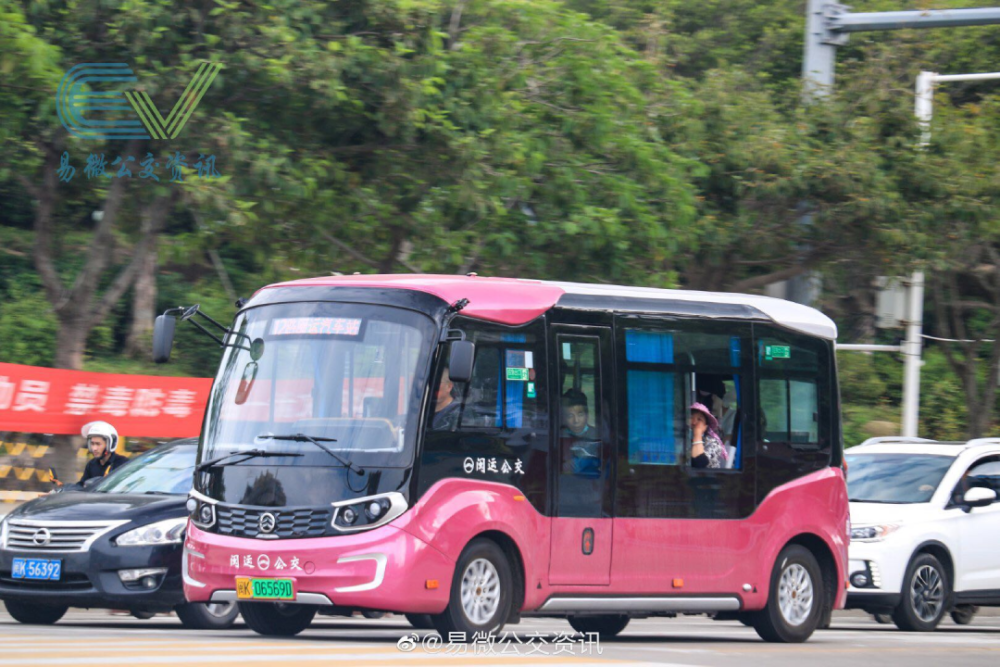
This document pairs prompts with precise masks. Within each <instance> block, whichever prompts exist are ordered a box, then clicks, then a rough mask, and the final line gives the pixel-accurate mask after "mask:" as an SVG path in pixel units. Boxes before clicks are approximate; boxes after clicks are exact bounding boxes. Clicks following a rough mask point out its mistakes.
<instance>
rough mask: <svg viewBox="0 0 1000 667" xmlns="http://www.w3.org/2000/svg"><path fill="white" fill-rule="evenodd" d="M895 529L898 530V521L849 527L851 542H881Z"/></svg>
mask: <svg viewBox="0 0 1000 667" xmlns="http://www.w3.org/2000/svg"><path fill="white" fill-rule="evenodd" d="M897 530H899V524H898V523H882V524H878V525H873V526H854V527H853V528H851V542H881V541H882V540H884V539H885V538H886V537H888V536H889V535H891V534H892V533H894V532H896V531H897Z"/></svg>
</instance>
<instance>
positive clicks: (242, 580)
mask: <svg viewBox="0 0 1000 667" xmlns="http://www.w3.org/2000/svg"><path fill="white" fill-rule="evenodd" d="M236 597H237V598H239V599H240V600H294V599H295V587H294V586H293V585H292V580H291V579H256V578H251V577H236Z"/></svg>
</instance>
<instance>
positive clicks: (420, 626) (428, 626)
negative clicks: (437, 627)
mask: <svg viewBox="0 0 1000 667" xmlns="http://www.w3.org/2000/svg"><path fill="white" fill-rule="evenodd" d="M406 620H407V621H409V622H410V625H412V626H413V627H414V628H416V629H417V630H433V629H434V621H433V620H432V619H431V615H430V614H406Z"/></svg>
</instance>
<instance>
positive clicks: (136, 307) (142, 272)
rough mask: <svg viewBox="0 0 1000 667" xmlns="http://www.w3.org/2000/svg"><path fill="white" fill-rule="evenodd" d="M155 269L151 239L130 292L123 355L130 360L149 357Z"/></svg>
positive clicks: (154, 240)
mask: <svg viewBox="0 0 1000 667" xmlns="http://www.w3.org/2000/svg"><path fill="white" fill-rule="evenodd" d="M156 267H157V252H156V238H155V237H153V238H152V239H151V240H150V242H149V248H148V250H147V251H146V258H145V260H144V261H143V262H142V264H141V266H140V267H139V274H138V275H137V276H136V279H135V287H134V288H133V292H132V326H131V328H130V329H129V333H128V339H127V340H126V341H125V354H127V355H128V356H130V357H132V358H137V357H142V356H149V350H150V344H151V341H152V338H153V318H154V317H155V314H154V309H155V308H156Z"/></svg>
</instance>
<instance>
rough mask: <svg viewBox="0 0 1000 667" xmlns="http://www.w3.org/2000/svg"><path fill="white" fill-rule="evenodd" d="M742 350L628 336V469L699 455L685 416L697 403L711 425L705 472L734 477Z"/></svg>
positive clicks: (727, 343)
mask: <svg viewBox="0 0 1000 667" xmlns="http://www.w3.org/2000/svg"><path fill="white" fill-rule="evenodd" d="M743 349H744V338H743V337H741V336H733V335H727V334H707V333H706V334H702V333H695V332H689V331H641V330H635V329H629V330H626V332H625V362H626V363H625V385H626V400H627V406H628V409H627V417H628V422H627V423H628V457H629V463H631V464H639V465H643V464H647V465H677V464H679V463H685V462H687V463H690V462H691V461H692V458H693V457H692V455H691V453H692V449H693V448H695V447H697V445H695V442H694V438H693V436H692V431H691V426H690V423H691V413H690V410H691V406H692V405H694V404H696V403H697V404H701V405H703V406H705V408H706V409H707V410H708V411H709V412H710V413H711V417H712V419H709V420H707V421H708V422H709V423H710V424H711V428H712V434H711V436H710V437H711V439H712V444H713V445H714V448H713V450H712V453H711V457H710V460H711V464H710V467H711V468H720V469H740V468H741V467H742V465H741V461H742V445H743V427H742V421H743V420H742V419H741V412H740V409H741V405H742V401H741V396H742V393H743V391H744V389H745V387H744V386H743V383H742V381H741V380H742V378H743V374H742V370H743V363H744V360H743V354H742V350H743ZM699 444H703V443H699ZM699 451H700V449H699ZM697 459H698V461H699V463H701V462H703V458H702V457H701V456H698V457H697Z"/></svg>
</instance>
